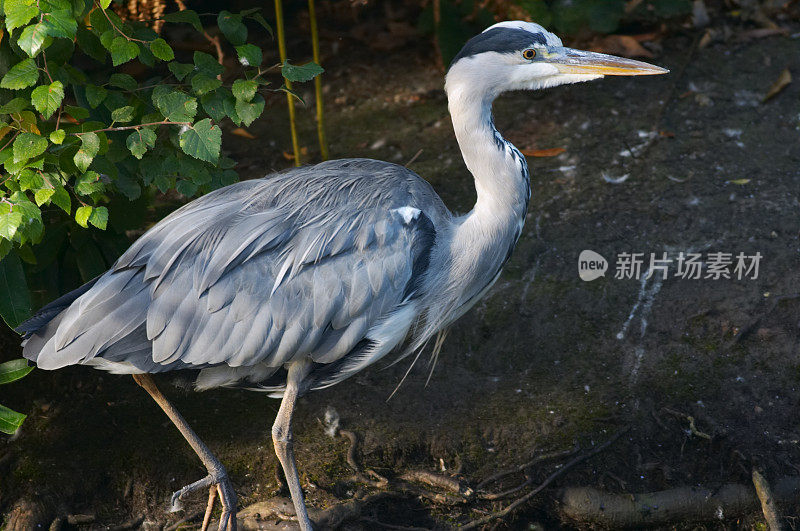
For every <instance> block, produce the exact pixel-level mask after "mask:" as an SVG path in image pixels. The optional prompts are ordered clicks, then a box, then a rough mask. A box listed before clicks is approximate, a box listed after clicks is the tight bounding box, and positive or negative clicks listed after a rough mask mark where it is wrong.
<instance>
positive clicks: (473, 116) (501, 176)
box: [445, 69, 530, 319]
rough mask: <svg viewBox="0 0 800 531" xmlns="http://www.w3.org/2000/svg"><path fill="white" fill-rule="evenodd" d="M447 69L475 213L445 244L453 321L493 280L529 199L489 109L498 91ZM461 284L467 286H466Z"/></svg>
mask: <svg viewBox="0 0 800 531" xmlns="http://www.w3.org/2000/svg"><path fill="white" fill-rule="evenodd" d="M459 74H460V73H459V72H458V71H454V69H451V71H450V73H449V74H448V76H447V81H446V84H445V90H446V92H447V96H448V103H449V108H450V116H451V117H452V121H453V128H454V129H455V134H456V138H457V140H458V144H459V147H460V148H461V153H462V155H463V157H464V162H465V163H466V165H467V168H468V169H469V171H470V172H471V173H472V175H473V177H474V179H475V190H476V192H477V201H476V203H475V206H474V208H473V209H472V211H470V212H469V213H468V214H466V215H465V216H462V217H460V218H458V219H457V220H456V223H455V225H454V233H453V238H452V240H451V244H450V261H451V262H450V271H451V275H452V278H451V281H453V284H452V285H453V286H455V285H459V286H460V290H459V291H461V294H460V297H459V299H460V300H459V301H458V303H457V306H459V309H458V311H457V312H456V313H455V314H453V315H452V318H453V319H455V318H457V317H458V315H460V314H461V313H463V312H464V311H466V310H467V309H469V307H470V306H471V305H472V303H474V301H475V300H477V298H478V296H479V295H481V294H482V293H483V292H484V291H485V290H486V289H487V288H488V287H489V286H491V284H492V283H493V282H494V280H495V279H496V278H497V274H498V273H499V270H500V268H501V267H502V265H503V264H504V263H505V261H506V260H507V259H508V256H509V254H510V252H511V250H512V249H513V247H514V245H515V244H516V241H517V238H519V234H520V232H521V230H522V224H523V222H524V220H525V214H526V212H527V208H528V199H529V198H530V183H529V180H528V168H527V164H526V162H525V158H524V157H523V156H522V155H521V154H520V153H519V151H517V149H516V148H514V146H512V145H511V144H510V143H509V142H507V141H506V140H504V139H503V137H502V136H500V134H499V133H498V132H497V130H496V129H495V127H494V124H493V120H492V112H491V105H492V101H493V100H494V98H495V97H496V96H497V95H498V94H499V91H494V90H492V88H491V87H487V86H481V81H482V79H486V77H489V78H491V76H490V75H489V76H481V78H482V79H475V78H474V76H470V75H466V76H464V75H459ZM465 280H466V282H465Z"/></svg>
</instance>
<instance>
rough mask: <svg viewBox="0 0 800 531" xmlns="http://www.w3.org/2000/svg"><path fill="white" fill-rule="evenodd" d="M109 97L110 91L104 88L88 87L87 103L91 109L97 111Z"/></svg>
mask: <svg viewBox="0 0 800 531" xmlns="http://www.w3.org/2000/svg"><path fill="white" fill-rule="evenodd" d="M106 96H108V91H107V90H106V89H104V88H103V87H98V86H97V85H86V102H87V103H88V104H89V107H91V108H92V109H96V108H97V106H98V105H100V104H101V103H103V100H104V99H106Z"/></svg>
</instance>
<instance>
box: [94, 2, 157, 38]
mask: <svg viewBox="0 0 800 531" xmlns="http://www.w3.org/2000/svg"><path fill="white" fill-rule="evenodd" d="M94 5H95V6H96V7H97V9H99V10H100V11H102V12H103V15H105V17H106V20H108V23H109V24H111V27H112V28H114V29H115V30H116V31H117V33H119V34H120V35H122V36H123V37H125V38H126V39H127V40H128V41H129V42H140V43H142V44H149V43H148V42H147V41H143V40H141V39H135V38H133V37H128V36H127V35H125V32H123V31H122V30H121V29H119V28H118V27H117V25H116V24H114V21H113V20H111V17H109V16H108V13H106V10H105V9H103V6H101V5H100V4H99V3H98V2H95V4H94Z"/></svg>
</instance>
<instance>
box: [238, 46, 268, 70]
mask: <svg viewBox="0 0 800 531" xmlns="http://www.w3.org/2000/svg"><path fill="white" fill-rule="evenodd" d="M236 54H237V55H238V56H239V62H240V63H241V64H242V66H259V65H260V64H261V61H262V56H261V48H259V47H258V46H256V45H255V44H243V45H242V46H237V47H236Z"/></svg>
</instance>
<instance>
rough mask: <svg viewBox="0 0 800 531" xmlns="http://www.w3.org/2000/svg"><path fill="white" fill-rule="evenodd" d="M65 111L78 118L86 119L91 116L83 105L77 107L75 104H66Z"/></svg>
mask: <svg viewBox="0 0 800 531" xmlns="http://www.w3.org/2000/svg"><path fill="white" fill-rule="evenodd" d="M64 112H66V113H67V114H69V115H70V116H72V117H73V118H75V119H76V120H85V119H86V118H88V117H89V111H87V110H86V109H84V108H83V107H75V106H73V105H64Z"/></svg>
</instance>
